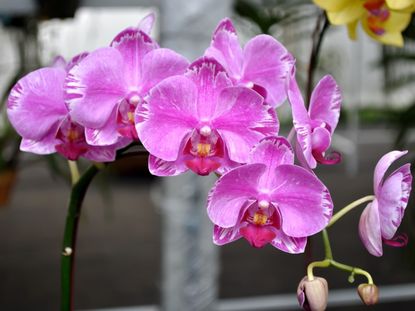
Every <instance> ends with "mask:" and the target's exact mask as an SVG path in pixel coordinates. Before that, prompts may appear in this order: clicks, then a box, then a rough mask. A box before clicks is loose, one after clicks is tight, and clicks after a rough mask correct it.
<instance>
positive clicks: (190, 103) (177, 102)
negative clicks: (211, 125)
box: [135, 76, 198, 161]
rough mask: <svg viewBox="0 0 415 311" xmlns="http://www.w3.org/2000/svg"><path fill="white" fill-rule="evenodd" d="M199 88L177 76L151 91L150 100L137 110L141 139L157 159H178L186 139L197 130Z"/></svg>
mask: <svg viewBox="0 0 415 311" xmlns="http://www.w3.org/2000/svg"><path fill="white" fill-rule="evenodd" d="M196 96H197V89H196V85H195V84H194V83H193V82H192V81H191V80H190V79H188V78H186V77H184V76H174V77H170V78H167V79H165V80H163V81H162V82H160V83H159V84H158V85H157V86H155V87H154V88H152V89H151V91H150V94H149V96H148V99H147V100H146V101H145V102H144V103H143V104H142V105H140V106H138V107H137V110H136V115H135V121H136V129H137V133H138V137H139V138H140V140H141V142H142V144H143V145H144V147H145V148H146V149H147V150H148V151H149V152H150V153H151V154H153V155H154V156H156V157H158V158H161V159H163V160H165V161H174V160H176V159H177V157H178V155H179V151H180V146H181V144H182V143H183V139H184V138H185V137H187V136H188V135H189V134H190V133H191V131H192V130H193V129H194V128H196V126H197V124H198V120H197V118H196V116H197V113H196V109H197V107H196V104H197V102H196V99H197V97H196Z"/></svg>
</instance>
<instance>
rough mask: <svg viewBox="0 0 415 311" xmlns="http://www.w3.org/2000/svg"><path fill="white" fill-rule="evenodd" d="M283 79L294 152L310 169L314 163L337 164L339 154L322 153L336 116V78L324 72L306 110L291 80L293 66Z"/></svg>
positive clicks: (337, 118) (337, 106)
mask: <svg viewBox="0 0 415 311" xmlns="http://www.w3.org/2000/svg"><path fill="white" fill-rule="evenodd" d="M287 82H288V88H287V93H288V100H289V101H290V103H291V109H292V115H293V123H294V129H295V131H296V134H297V135H296V136H297V137H296V140H297V141H296V142H295V147H296V154H297V156H298V157H299V159H300V161H301V162H303V163H302V164H303V165H305V166H308V167H310V168H311V169H314V168H315V167H316V166H317V163H322V164H335V163H338V162H339V161H340V154H338V153H337V152H333V153H332V154H331V155H330V156H327V154H326V153H327V150H328V148H329V147H330V144H331V137H332V135H333V133H334V130H335V129H336V126H337V123H338V121H339V116H340V105H341V94H340V89H339V87H338V85H337V83H336V81H335V80H334V79H333V77H332V76H329V75H327V76H324V77H323V78H322V79H321V80H320V81H319V82H318V84H317V86H316V87H315V89H314V90H313V92H312V94H311V99H310V107H309V109H308V112H307V109H306V108H305V106H304V100H303V97H302V95H301V92H300V90H299V88H298V85H297V81H296V80H295V69H294V68H293V70H292V73H291V75H290V78H289V79H288V81H287ZM304 162H305V163H304Z"/></svg>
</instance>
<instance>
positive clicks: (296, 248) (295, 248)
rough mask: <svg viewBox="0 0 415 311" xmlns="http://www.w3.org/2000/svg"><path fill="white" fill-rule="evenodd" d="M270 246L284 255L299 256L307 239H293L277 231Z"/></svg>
mask: <svg viewBox="0 0 415 311" xmlns="http://www.w3.org/2000/svg"><path fill="white" fill-rule="evenodd" d="M271 245H272V246H274V247H276V248H278V249H279V250H282V251H283V252H286V253H290V254H300V253H304V250H305V247H306V245H307V238H293V237H290V236H288V235H286V234H285V233H284V232H282V231H281V230H279V231H278V233H277V235H276V237H275V238H274V239H273V240H272V241H271Z"/></svg>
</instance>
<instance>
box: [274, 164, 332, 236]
mask: <svg viewBox="0 0 415 311" xmlns="http://www.w3.org/2000/svg"><path fill="white" fill-rule="evenodd" d="M274 180H275V184H274V188H273V189H272V192H271V194H270V197H271V200H272V202H273V203H274V202H275V204H276V205H277V206H278V208H279V211H280V213H281V218H282V231H284V233H285V234H287V235H289V236H291V237H307V236H310V235H312V234H315V233H317V232H319V231H321V230H322V229H323V228H324V227H325V226H326V225H327V224H328V222H329V220H330V218H331V216H332V213H333V202H332V200H331V196H330V193H329V191H328V189H327V188H326V186H324V184H323V183H322V182H321V181H320V180H319V179H318V178H317V177H316V176H315V175H314V174H312V173H310V172H308V171H307V170H305V169H304V168H302V167H299V166H296V165H280V166H278V167H277V168H276V169H275V178H274Z"/></svg>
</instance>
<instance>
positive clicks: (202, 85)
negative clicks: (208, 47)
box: [186, 57, 232, 120]
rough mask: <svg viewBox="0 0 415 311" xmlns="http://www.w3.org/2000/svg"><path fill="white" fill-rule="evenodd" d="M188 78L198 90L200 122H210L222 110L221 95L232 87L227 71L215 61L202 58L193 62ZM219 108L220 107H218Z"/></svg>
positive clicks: (187, 74)
mask: <svg viewBox="0 0 415 311" xmlns="http://www.w3.org/2000/svg"><path fill="white" fill-rule="evenodd" d="M186 76H187V77H188V78H189V79H191V80H192V81H193V82H194V83H195V85H196V87H197V90H198V93H197V112H198V116H199V120H204V119H206V120H209V119H210V118H211V117H212V116H213V115H214V113H215V111H216V109H217V108H218V109H220V107H221V106H220V104H219V105H218V99H219V94H220V93H221V91H222V90H223V89H224V88H225V87H228V86H231V85H232V82H231V80H230V79H229V77H228V76H227V74H226V72H225V69H224V68H223V67H222V66H221V65H220V64H219V63H218V62H217V61H216V60H214V59H211V58H207V57H202V58H199V59H198V60H196V61H195V62H193V63H192V64H191V65H190V67H189V69H188V71H187V72H186ZM218 106H219V107H218Z"/></svg>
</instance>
